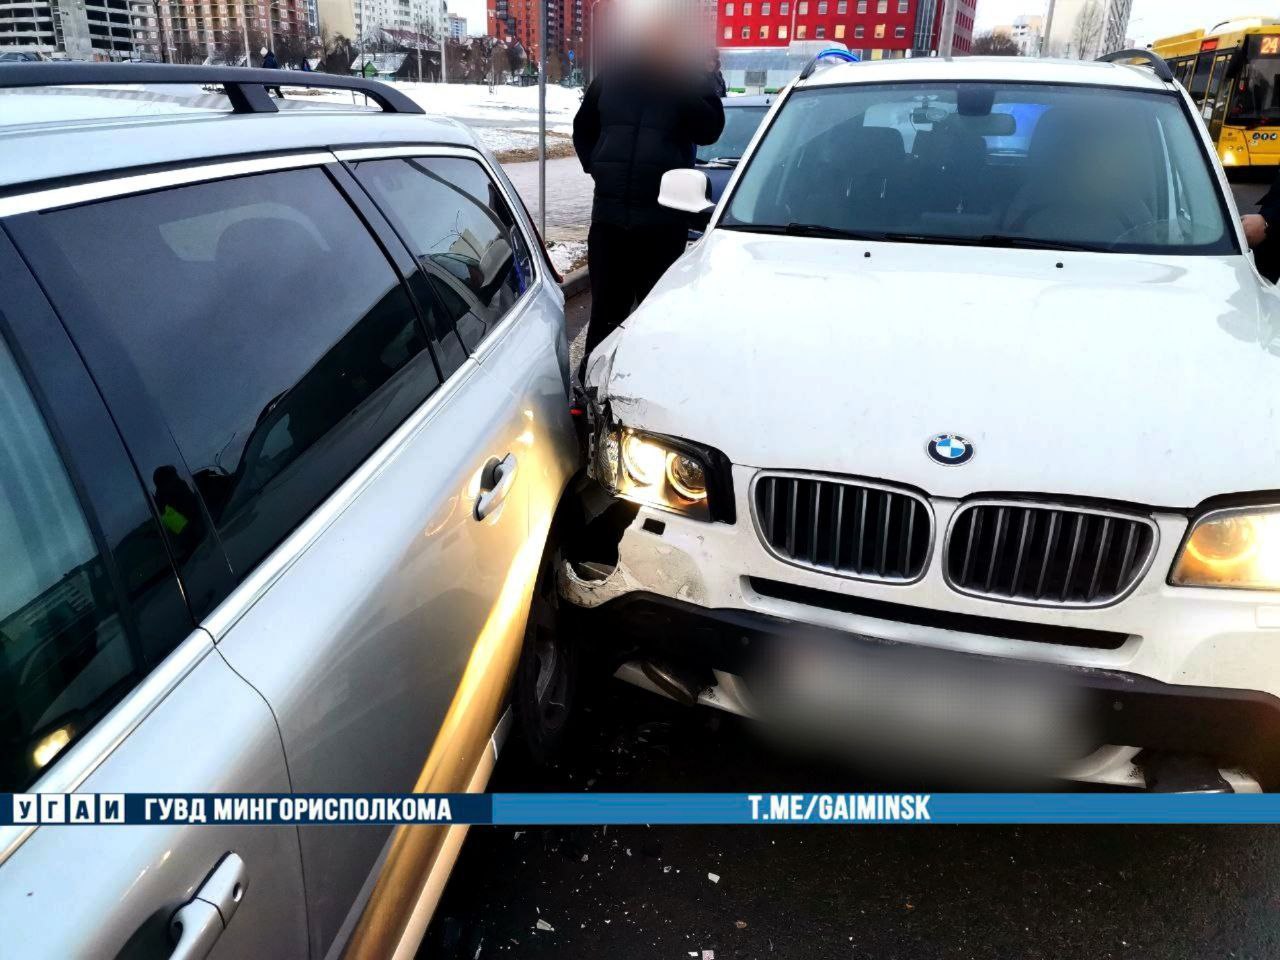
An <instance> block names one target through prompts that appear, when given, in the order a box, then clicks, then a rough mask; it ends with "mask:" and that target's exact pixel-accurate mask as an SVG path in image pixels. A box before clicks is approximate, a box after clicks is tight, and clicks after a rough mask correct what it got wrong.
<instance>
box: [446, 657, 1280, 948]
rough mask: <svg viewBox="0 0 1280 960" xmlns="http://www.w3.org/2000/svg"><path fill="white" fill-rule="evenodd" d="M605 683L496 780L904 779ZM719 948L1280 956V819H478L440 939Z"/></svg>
mask: <svg viewBox="0 0 1280 960" xmlns="http://www.w3.org/2000/svg"><path fill="white" fill-rule="evenodd" d="M589 698H590V703H589V712H584V713H582V714H580V723H579V725H578V729H577V731H576V736H575V740H574V744H573V747H572V749H571V750H570V752H569V754H568V756H570V757H572V758H573V759H572V761H571V762H570V763H568V764H567V765H565V766H561V767H559V768H555V769H550V770H535V769H532V768H531V767H530V766H529V765H527V764H526V763H524V762H523V761H522V760H521V759H520V756H519V754H518V752H517V751H515V750H508V752H507V754H506V755H504V758H503V760H502V761H500V763H499V767H498V771H497V773H496V775H495V779H494V781H493V783H492V785H491V788H492V789H494V790H505V791H525V790H528V791H577V790H595V791H681V790H688V791H717V790H730V791H760V790H768V789H770V788H785V789H789V790H791V789H844V790H866V789H872V790H874V789H884V788H886V787H892V785H890V784H883V783H880V782H877V781H876V780H875V779H874V778H873V777H869V776H867V775H866V774H865V773H860V772H859V771H856V770H852V769H844V770H841V769H834V768H830V769H828V768H821V767H815V766H814V765H813V764H803V765H802V764H800V763H799V762H798V761H795V760H793V759H791V758H788V757H787V756H784V755H781V754H780V753H778V752H777V751H775V750H774V749H773V748H772V747H771V746H770V745H769V744H768V743H767V742H765V741H763V740H762V739H760V738H759V737H758V736H757V735H756V733H755V731H754V730H753V728H752V727H751V726H750V725H749V724H747V723H745V722H742V721H738V720H736V719H734V718H732V717H728V716H722V715H719V714H715V713H712V712H710V711H707V710H687V709H684V708H682V707H678V706H675V705H674V704H669V703H668V702H666V701H662V700H659V699H658V698H656V697H653V696H650V695H648V694H644V693H641V692H639V691H634V690H632V689H631V688H629V687H625V686H623V685H622V684H621V683H619V682H617V681H608V682H605V683H603V684H601V685H599V686H597V687H596V689H594V690H593V691H591V692H590V694H589ZM917 786H918V785H917ZM708 874H715V875H717V876H718V877H719V882H713V881H712V880H711V879H710V878H709V877H708ZM539 920H541V921H543V922H544V923H546V924H549V925H550V926H551V927H553V928H554V929H552V930H546V929H538V926H537V925H538V921H539ZM703 951H712V954H711V956H713V957H714V958H716V960H730V958H733V960H745V958H758V960H769V958H773V957H779V958H804V960H825V958H857V957H866V958H876V960H895V958H901V960H907V958H910V960H932V958H946V960H960V958H966V960H967V958H992V960H1012V958H1060V957H1089V958H1098V960H1101V958H1139V957H1141V958H1148V957H1149V958H1159V960H1178V958H1188V960H1191V958H1201V957H1249V958H1252V957H1257V958H1263V957H1274V956H1277V955H1278V954H1280V828H1259V827H1232V828H1203V827H1201V828H1183V827H1113V826H1106V827H1079V826H1076V827H1046V826H1027V827H955V826H934V827H927V826H925V827H826V826H809V827H805V826H790V827H787V826H769V827H654V828H646V827H614V828H610V829H607V830H606V829H604V828H600V827H577V828H569V829H566V828H544V829H538V828H530V829H524V830H513V829H511V828H508V827H504V828H496V827H495V828H485V827H476V828H473V829H472V831H471V834H470V836H469V837H468V839H467V842H466V846H465V847H464V849H463V853H462V857H461V859H460V861H459V863H458V866H457V868H456V869H455V871H454V875H453V877H452V878H451V880H450V881H449V885H448V887H447V888H446V891H445V895H444V898H443V900H442V902H441V904H440V907H439V909H438V911H437V913H436V919H435V921H434V923H433V926H432V930H431V932H430V934H429V939H428V946H427V948H426V949H425V950H424V952H423V954H422V956H423V957H424V958H425V957H466V958H469V960H470V958H475V957H480V958H484V957H521V958H525V957H528V958H557V960H576V958H609V960H649V958H684V957H689V956H691V955H692V956H696V957H698V958H702V957H703V956H704V954H703Z"/></svg>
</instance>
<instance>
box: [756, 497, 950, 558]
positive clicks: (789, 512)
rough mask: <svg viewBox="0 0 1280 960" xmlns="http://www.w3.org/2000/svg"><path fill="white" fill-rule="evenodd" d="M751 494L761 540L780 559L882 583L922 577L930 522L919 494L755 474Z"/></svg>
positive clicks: (927, 508) (931, 527)
mask: <svg viewBox="0 0 1280 960" xmlns="http://www.w3.org/2000/svg"><path fill="white" fill-rule="evenodd" d="M753 496H754V508H755V515H756V520H757V524H758V529H759V532H760V536H761V538H762V539H763V540H764V541H765V543H766V544H767V545H768V547H769V548H770V550H772V551H773V552H774V553H775V554H777V555H778V556H779V557H781V558H782V559H784V560H787V561H789V562H791V563H796V564H798V565H800V566H804V567H810V568H812V569H815V570H822V571H825V572H836V573H839V574H843V575H846V576H853V577H865V578H868V579H874V580H880V581H883V582H886V583H906V582H910V581H913V580H917V579H919V577H920V576H921V575H922V574H923V573H924V567H925V564H926V562H927V561H928V558H929V552H930V547H931V546H932V541H933V523H932V514H931V512H930V510H929V507H928V504H927V503H926V501H925V500H924V499H923V498H922V497H920V496H919V495H917V494H913V493H908V492H906V491H903V490H891V489H888V488H885V487H881V486H878V485H872V484H866V483H860V482H859V481H856V480H844V479H839V478H835V477H817V476H796V475H790V474H788V475H781V476H778V475H765V476H761V477H760V478H759V479H758V480H757V482H756V485H755V492H754V495H753Z"/></svg>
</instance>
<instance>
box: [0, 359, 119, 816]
mask: <svg viewBox="0 0 1280 960" xmlns="http://www.w3.org/2000/svg"><path fill="white" fill-rule="evenodd" d="M0 567H2V568H3V570H4V576H2V577H0V791H13V790H22V789H24V788H26V787H27V786H29V785H30V784H31V783H32V782H34V781H35V780H36V779H37V777H39V775H40V774H41V773H42V772H43V771H44V769H45V768H46V767H48V766H49V764H50V763H52V762H53V760H54V759H55V758H56V757H57V756H58V755H59V754H61V753H62V751H63V750H65V749H66V747H67V746H69V745H70V744H71V743H72V742H73V741H74V740H75V739H76V738H77V737H78V736H79V735H80V734H81V733H82V732H83V731H85V730H87V729H88V728H89V727H90V726H91V725H92V724H93V723H94V722H95V721H96V720H97V719H98V718H99V717H101V716H102V715H103V714H104V713H106V711H107V710H109V709H110V708H111V707H112V706H113V705H114V704H115V703H116V702H117V701H118V700H119V699H120V698H121V697H122V696H124V694H125V693H127V692H128V691H129V689H130V688H131V687H132V686H133V684H134V682H135V681H136V679H137V677H138V676H139V675H140V674H141V672H142V671H141V670H140V669H139V663H138V661H137V659H136V653H135V650H134V649H133V647H132V645H131V643H130V638H129V635H128V633H127V632H126V629H125V624H124V620H123V617H122V616H121V611H120V609H119V607H118V605H117V602H116V596H115V593H114V590H113V589H112V585H111V580H110V577H109V575H108V570H107V564H106V562H105V561H104V559H103V556H102V554H101V553H100V552H99V549H98V546H97V544H96V543H95V541H94V538H93V536H92V534H91V533H90V530H89V525H88V524H87V523H86V521H85V516H84V513H83V512H82V510H81V507H80V503H79V500H78V499H77V497H76V493H75V490H74V489H73V487H72V485H71V480H70V478H69V477H68V476H67V471H66V469H65V468H64V467H63V465H62V461H61V459H60V458H59V455H58V451H57V449H56V448H55V447H54V444H53V440H52V439H51V437H50V435H49V431H48V428H47V427H46V426H45V422H44V420H43V418H42V417H41V415H40V412H39V410H38V409H37V408H36V404H35V402H34V400H33V399H32V396H31V393H30V391H29V390H28V389H27V386H26V383H25V382H24V381H23V378H22V375H21V374H20V373H19V372H18V368H17V366H16V364H15V363H14V361H13V357H12V356H11V355H10V353H9V351H8V349H7V348H6V347H5V346H4V345H3V344H0Z"/></svg>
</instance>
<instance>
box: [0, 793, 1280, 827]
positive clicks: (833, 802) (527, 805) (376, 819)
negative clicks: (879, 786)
mask: <svg viewBox="0 0 1280 960" xmlns="http://www.w3.org/2000/svg"><path fill="white" fill-rule="evenodd" d="M932 823H1135V824H1136V823H1184V824H1190V823H1206V824H1207V823H1260V824H1261V823H1280V794H1150V793H1111V794H1105V793H1078V794H1071V793H1020V794H1008V793H940V794H914V793H854V794H848V793H472V794H465V793H436V794H413V793H405V794H384V793H376V794H375V793H370V794H288V793H277V794H227V793H219V794H214V793H203V794H202V793H163V794H161V793H155V794H147V793H68V794H64V793H30V794H24V793H17V794H15V793H5V794H0V827H19V828H23V827H28V828H31V827H37V826H54V825H57V826H104V825H131V824H132V825H145V824H166V825H173V824H192V825H201V824H263V825H270V824H276V825H279V824H289V825H324V824H368V825H377V824H392V825H409V824H511V825H520V826H540V825H569V824H609V825H614V824H617V825H625V824H932Z"/></svg>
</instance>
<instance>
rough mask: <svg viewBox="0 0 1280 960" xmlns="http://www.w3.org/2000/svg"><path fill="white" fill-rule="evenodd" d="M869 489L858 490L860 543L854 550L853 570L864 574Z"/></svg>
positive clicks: (858, 542)
mask: <svg viewBox="0 0 1280 960" xmlns="http://www.w3.org/2000/svg"><path fill="white" fill-rule="evenodd" d="M866 535H867V488H866V487H859V488H858V541H857V543H856V544H854V548H853V570H854V572H855V573H862V545H863V544H864V543H866V540H867V536H866Z"/></svg>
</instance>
